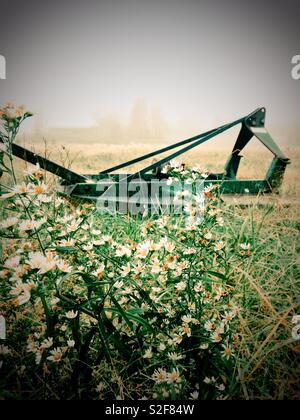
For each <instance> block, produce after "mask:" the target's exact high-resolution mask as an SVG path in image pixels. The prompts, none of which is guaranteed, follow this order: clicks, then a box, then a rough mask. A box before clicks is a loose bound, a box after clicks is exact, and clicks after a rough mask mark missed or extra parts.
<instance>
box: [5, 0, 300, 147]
mask: <svg viewBox="0 0 300 420" xmlns="http://www.w3.org/2000/svg"><path fill="white" fill-rule="evenodd" d="M0 5H1V17H2V22H1V27H0V54H1V55H3V56H4V57H5V58H6V63H7V78H6V80H0V102H1V103H2V102H5V101H7V100H11V101H12V102H14V103H17V104H24V105H25V106H26V107H27V108H28V109H30V110H31V111H33V112H34V113H35V114H36V117H35V118H34V119H33V121H32V122H29V123H28V124H26V125H25V128H24V130H25V132H27V133H31V134H32V133H33V134H34V136H33V137H34V139H33V140H34V141H36V140H39V139H41V138H43V137H46V138H47V140H48V141H49V142H54V143H57V142H61V143H63V142H66V143H70V142H75V143H85V142H89V143H90V142H94V143H130V142H139V143H145V142H146V143H148V142H150V143H153V142H158V143H161V142H172V141H174V140H176V139H179V138H185V137H187V136H190V135H194V134H197V133H199V132H202V131H205V130H207V129H210V128H212V127H215V126H217V125H219V124H222V123H224V122H227V121H232V120H234V119H236V118H239V117H240V116H243V115H246V114H247V113H249V112H252V111H253V110H254V109H256V108H257V107H259V106H266V108H267V112H268V116H267V124H268V127H269V128H270V131H271V133H272V134H274V137H275V138H276V140H278V142H279V143H288V144H294V145H295V144H297V143H298V141H299V140H298V139H299V132H300V130H299V121H300V118H299V117H300V80H293V79H292V76H291V71H292V68H293V65H292V63H291V60H292V57H293V56H295V55H297V54H300V51H299V39H300V33H299V31H300V30H299V22H298V17H299V14H300V3H299V2H298V1H296V0H287V1H285V2H284V3H282V4H280V2H276V3H274V2H272V1H265V2H263V3H262V2H261V1H258V0H253V1H252V2H251V4H249V3H248V2H245V1H244V2H243V1H238V0H227V1H226V2H224V1H221V0H201V1H200V0H187V1H179V0H160V1H158V0H154V1H151V2H149V1H143V0H142V1H138V0H122V1H121V0H113V1H105V0H87V1H85V2H82V1H79V0H72V1H71V0H60V1H58V0H56V1H52V2H41V1H37V0H28V1H27V2H26V3H23V2H18V4H17V7H16V4H15V2H11V1H9V0H0ZM31 138H32V136H31Z"/></svg>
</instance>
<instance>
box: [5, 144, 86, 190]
mask: <svg viewBox="0 0 300 420" xmlns="http://www.w3.org/2000/svg"><path fill="white" fill-rule="evenodd" d="M0 141H1V140H0ZM1 142H2V141H1ZM12 153H13V155H14V156H16V157H18V158H20V159H23V160H25V161H26V162H29V163H32V164H33V165H36V164H37V163H38V164H39V165H40V167H41V168H42V169H45V170H46V171H48V172H51V173H52V174H54V175H57V176H59V177H60V178H63V179H64V180H66V181H67V182H69V183H70V184H76V183H80V182H85V181H87V179H88V178H87V177H86V176H84V175H79V174H77V173H76V172H73V171H70V170H69V169H66V168H64V167H63V166H60V165H58V164H57V163H54V162H52V161H51V160H48V159H46V158H44V157H42V156H39V155H37V154H35V153H33V152H31V151H30V150H27V149H24V147H22V146H19V145H17V144H12Z"/></svg>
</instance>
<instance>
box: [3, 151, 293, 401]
mask: <svg viewBox="0 0 300 420" xmlns="http://www.w3.org/2000/svg"><path fill="white" fill-rule="evenodd" d="M155 147H157V148H158V147H159V145H156V146H155ZM34 148H35V150H36V151H37V152H40V153H44V152H45V150H46V152H45V155H47V156H48V157H50V158H51V159H53V160H55V161H57V162H59V163H62V164H64V165H66V166H68V167H72V169H74V170H75V171H79V172H82V173H93V172H95V173H96V172H97V171H100V170H103V169H105V168H106V167H109V166H111V165H114V164H117V163H120V162H123V161H125V160H129V159H131V158H133V157H135V156H137V155H139V154H143V153H147V152H149V151H152V150H153V145H149V144H147V145H143V144H138V145H133V144H130V145H113V144H101V145H95V144H91V145H89V144H84V145H83V144H72V145H69V146H68V147H67V148H65V147H57V145H55V147H51V144H48V145H46V147H45V146H44V145H41V144H40V145H35V146H34ZM285 152H286V155H287V156H288V157H290V158H291V161H292V163H291V165H289V167H288V169H287V173H286V177H285V179H284V185H283V187H282V190H281V193H280V195H279V199H278V197H277V196H276V197H274V199H273V204H272V203H270V204H269V205H266V206H262V207H261V206H256V205H255V204H253V205H252V206H249V207H247V208H242V207H238V206H231V205H229V204H226V203H224V204H222V205H221V212H222V216H223V218H224V226H223V228H222V230H221V231H220V239H221V240H222V241H223V242H224V243H226V246H227V247H228V248H229V249H233V248H234V247H235V246H236V244H239V243H242V242H247V243H249V244H251V249H252V250H253V252H252V253H251V255H250V256H249V257H248V258H247V259H246V260H245V261H244V263H243V264H237V265H235V268H234V270H233V272H234V277H233V278H234V281H233V283H230V287H231V289H232V290H233V301H234V302H235V305H236V308H238V309H237V316H236V320H235V324H234V325H235V332H236V336H237V337H238V338H237V340H236V341H235V353H236V356H235V358H234V361H233V364H232V365H231V368H230V370H229V371H226V374H225V373H224V374H223V377H224V376H226V377H225V378H224V382H225V384H226V389H227V392H226V394H225V396H224V397H225V398H226V399H300V380H299V378H300V357H299V355H300V341H295V340H294V339H293V338H292V328H293V324H292V318H293V316H295V315H297V314H298V315H300V268H299V251H300V242H299V230H300V218H299V216H300V215H299V193H300V191H299V188H300V150H299V149H297V148H286V150H285ZM226 158H227V155H226V151H225V150H223V149H221V148H218V149H217V150H213V149H212V148H199V150H197V151H194V152H192V153H189V154H188V155H187V156H186V157H185V160H184V162H185V163H188V164H195V163H197V164H200V165H201V166H202V167H205V168H207V169H209V170H211V171H214V170H220V169H222V167H223V165H224V163H225V161H226ZM269 161H270V155H269V154H268V153H267V152H265V151H264V149H262V148H259V147H258V148H257V147H256V148H254V149H253V148H252V149H250V150H249V151H248V152H247V153H245V161H244V162H243V164H242V165H241V171H240V176H241V177H245V178H260V177H263V176H264V173H265V171H266V169H267V167H268V163H269ZM16 167H17V173H18V174H19V175H20V174H21V171H22V169H23V168H24V164H23V163H21V162H20V161H16ZM138 168H139V167H138V166H136V167H135V168H133V169H138ZM49 181H50V178H49ZM51 184H52V179H51ZM52 185H53V184H52ZM99 223H100V224H101V223H102V221H101V220H99ZM123 224H124V218H120V220H118V218H117V217H116V219H115V220H114V225H115V229H116V230H118V231H119V230H120V232H122V234H120V235H121V236H122V238H123V239H124V241H125V240H126V238H127V239H128V240H129V241H130V240H135V241H139V240H140V239H141V238H139V237H138V236H137V234H136V233H135V234H134V235H135V236H134V237H133V236H132V237H131V236H130V235H133V234H132V233H130V232H132V231H131V230H130V228H129V227H128V229H127V228H124V225H123ZM122 226H123V227H122ZM128 226H131V227H132V226H133V225H131V222H130V221H129V222H128ZM135 232H136V231H135ZM230 261H231V259H230V258H229V262H228V263H229V264H230ZM221 376H222V375H221ZM39 383H40V386H41V388H44V387H45V383H44V380H43V379H42V378H40V379H39ZM51 386H52V387H53V389H52V391H53V392H52V394H51V392H50V395H52V397H53V395H56V391H55V386H54V385H53V384H52V385H51ZM124 386H125V385H124ZM125 388H126V386H125ZM200 388H201V387H200ZM10 392H12V390H10ZM13 392H15V390H14V391H13ZM122 392H123V394H122V395H123V396H124V398H126V397H127V398H130V395H132V394H133V393H132V392H131V391H130V390H129V389H127V390H125V391H124V390H123V391H122ZM47 395H48V394H47ZM101 395H102V394H101ZM168 395H169V394H168ZM147 396H148V397H149V396H150V397H151V394H150V395H149V394H148V395H147ZM39 397H40V396H39ZM53 398H55V397H53Z"/></svg>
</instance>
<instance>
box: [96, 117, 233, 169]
mask: <svg viewBox="0 0 300 420" xmlns="http://www.w3.org/2000/svg"><path fill="white" fill-rule="evenodd" d="M223 127H225V125H223V126H221V127H218V128H215V129H213V130H210V131H207V132H206V133H202V134H198V135H197V136H194V137H190V138H188V139H185V140H182V141H180V142H177V143H174V144H172V145H170V146H166V147H164V148H162V149H159V150H155V151H154V152H150V153H147V154H146V155H142V156H139V157H137V158H135V159H132V160H129V161H128V162H124V163H121V164H119V165H116V166H113V167H111V168H108V169H105V170H103V171H101V172H99V175H102V174H109V173H111V172H114V171H117V170H119V169H123V168H126V167H127V166H131V165H134V164H135V163H139V162H142V161H143V160H146V159H149V158H151V157H153V156H157V155H159V154H161V153H164V152H168V151H169V150H172V149H175V148H177V147H180V146H184V145H185V144H188V143H191V142H193V141H195V140H198V139H200V138H202V137H204V136H206V135H208V134H212V133H214V132H215V131H217V130H218V129H220V128H223Z"/></svg>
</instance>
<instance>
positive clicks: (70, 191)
mask: <svg viewBox="0 0 300 420" xmlns="http://www.w3.org/2000/svg"><path fill="white" fill-rule="evenodd" d="M265 117H266V109H265V108H259V109H257V110H255V111H254V112H252V113H251V114H249V115H247V116H245V117H243V118H240V119H238V120H236V121H233V122H231V123H229V124H225V125H222V126H220V127H218V128H215V129H213V130H210V131H207V132H205V133H202V134H199V135H196V136H194V137H191V138H188V139H186V140H182V141H180V142H177V143H175V144H172V145H169V146H166V147H164V148H162V149H159V150H156V151H153V152H151V153H147V154H145V155H143V156H140V157H137V158H135V159H132V160H130V161H128V162H125V163H122V164H119V165H116V166H113V167H111V168H108V169H106V170H103V171H101V172H100V173H98V174H93V175H83V174H78V173H75V172H73V171H71V170H69V169H66V168H64V167H62V166H60V165H58V164H56V163H54V162H52V161H50V160H48V159H45V158H44V157H41V156H39V155H37V154H35V153H33V152H31V151H29V150H26V149H25V148H23V147H21V146H19V145H17V144H13V146H12V151H13V154H14V155H15V156H16V157H18V158H21V159H23V160H25V161H27V162H29V163H31V164H39V165H40V167H41V168H43V169H45V170H47V171H49V172H51V173H53V174H55V175H57V176H58V177H59V178H60V191H61V193H63V194H65V195H68V196H71V197H73V198H77V199H84V200H97V198H98V197H99V196H100V195H101V194H102V192H101V191H103V189H102V188H101V185H102V184H103V185H105V186H107V183H109V185H111V186H113V185H115V186H118V184H119V182H120V177H121V178H122V179H123V180H124V177H125V178H126V180H127V181H131V183H133V184H136V185H138V182H139V181H143V183H144V184H145V183H147V185H148V184H150V183H151V182H152V181H155V180H157V181H158V180H159V181H160V180H162V179H167V178H168V175H167V174H165V173H164V171H163V170H162V168H163V167H164V166H165V165H166V164H167V163H168V162H170V160H172V159H175V158H177V157H178V156H180V155H182V154H184V153H186V152H188V151H190V150H192V149H193V148H195V147H197V146H200V145H201V144H202V143H204V142H206V141H208V140H211V139H213V138H215V137H216V136H218V135H219V134H222V133H224V132H226V131H227V130H229V129H231V128H233V127H235V126H239V125H240V131H239V134H238V137H237V139H236V141H235V144H234V147H233V149H232V152H231V154H230V156H229V157H228V160H227V162H226V164H225V167H224V171H223V172H222V173H213V174H210V175H209V176H208V177H207V178H206V179H205V181H204V187H205V186H207V185H210V184H218V185H219V186H220V190H221V193H222V194H230V195H236V196H238V195H244V194H247V195H248V196H249V195H255V196H256V195H258V194H269V193H273V192H278V190H279V188H280V186H281V184H282V180H283V176H284V172H285V169H286V166H287V164H288V163H289V162H290V161H289V159H288V158H287V157H286V156H285V155H284V153H283V152H282V151H281V150H280V148H279V147H278V146H277V144H276V143H275V142H274V140H273V139H272V137H271V136H270V134H269V133H268V131H267V130H266V128H265ZM253 137H256V138H257V139H258V140H259V141H260V142H261V143H262V144H263V145H264V146H265V147H266V148H267V149H269V151H270V152H271V153H272V154H273V156H274V157H273V160H272V162H271V165H270V167H269V169H268V171H267V173H266V175H265V178H264V179H239V178H238V176H237V175H238V169H239V165H240V161H241V159H242V155H241V152H242V151H243V149H244V148H245V146H246V145H247V144H248V143H249V141H250V140H251V139H252V138H253ZM174 149H176V151H174ZM162 154H167V156H164V157H161V156H160V155H162ZM158 156H160V157H159V158H157V157H158ZM154 157H156V159H155V161H153V160H152V163H151V164H148V165H146V166H145V167H144V168H143V169H141V170H139V171H138V172H136V173H127V174H124V173H122V175H120V173H119V174H118V173H117V171H120V170H121V171H122V172H124V168H127V167H129V166H131V165H134V164H136V163H140V162H143V161H145V160H147V159H150V158H154ZM125 194H126V192H125ZM129 196H130V193H129V192H128V191H127V197H129Z"/></svg>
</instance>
